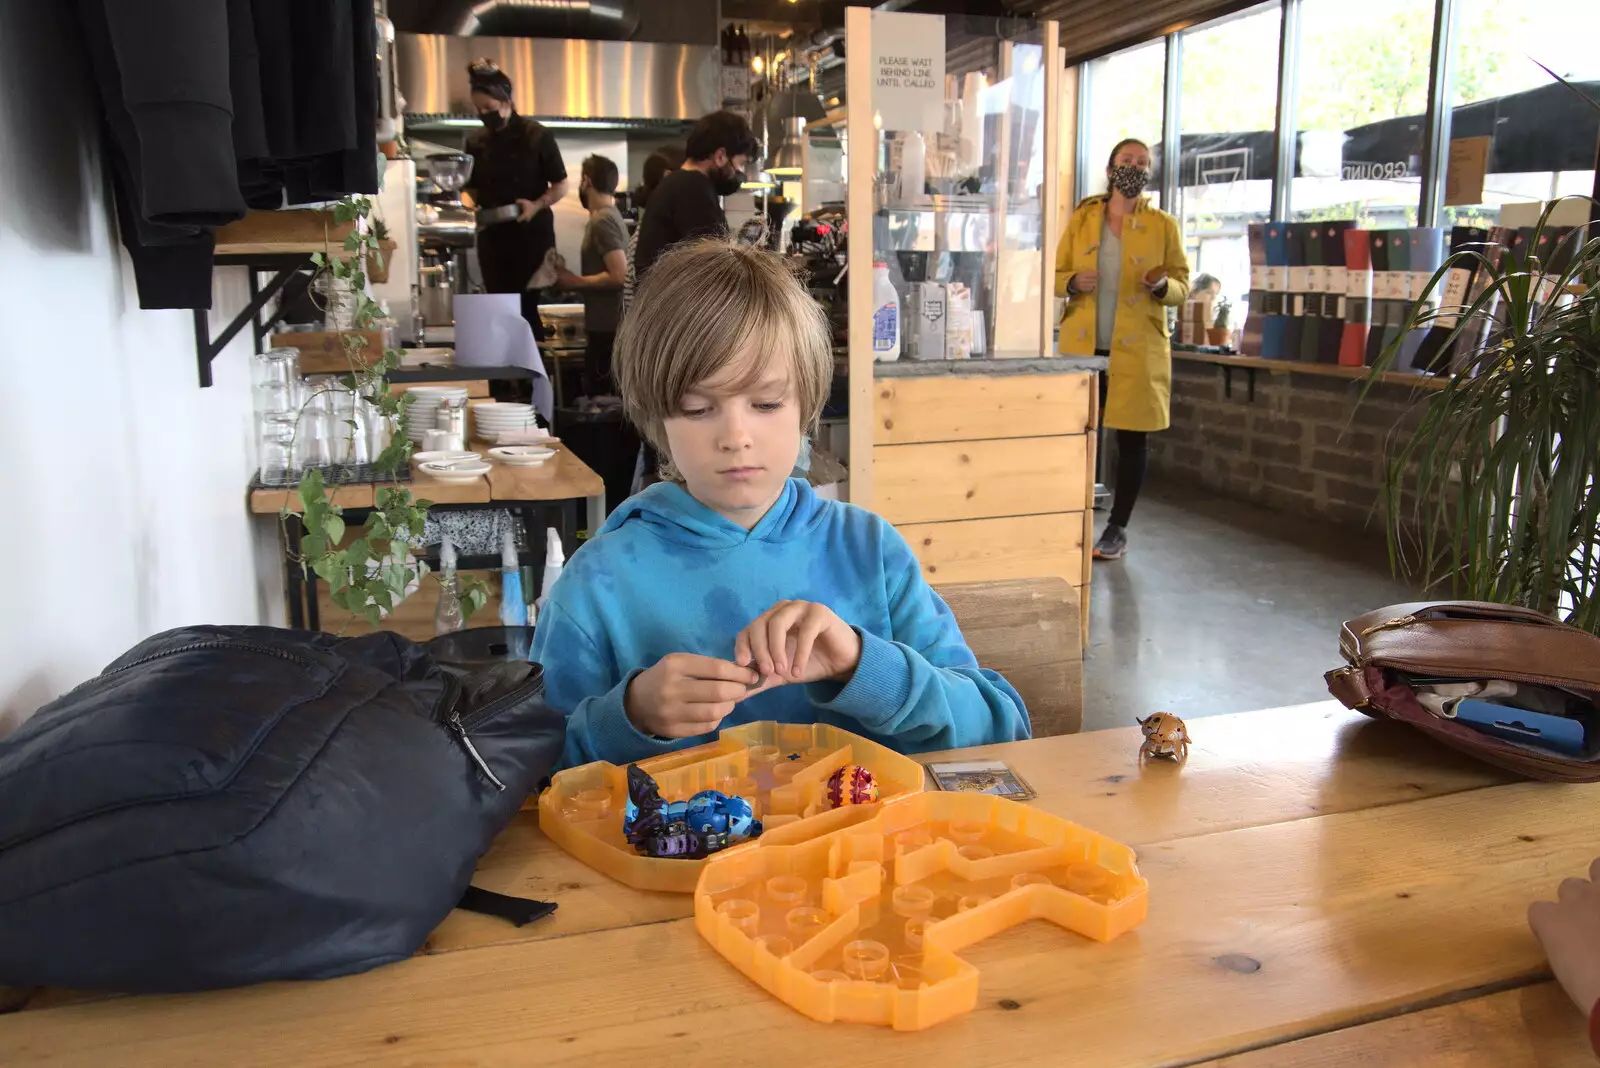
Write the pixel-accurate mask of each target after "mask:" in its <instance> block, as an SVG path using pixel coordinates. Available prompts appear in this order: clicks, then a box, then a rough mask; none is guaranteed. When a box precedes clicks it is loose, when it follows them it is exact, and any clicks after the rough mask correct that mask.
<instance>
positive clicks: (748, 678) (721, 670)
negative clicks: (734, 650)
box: [677, 653, 755, 686]
mask: <svg viewBox="0 0 1600 1068" xmlns="http://www.w3.org/2000/svg"><path fill="white" fill-rule="evenodd" d="M677 667H678V669H679V671H680V672H681V674H682V675H683V677H684V678H686V679H709V680H712V681H715V682H737V683H739V684H741V685H745V686H748V685H749V684H750V683H752V682H754V681H755V675H754V674H753V673H752V672H751V671H750V669H749V668H747V667H740V666H739V665H738V664H735V663H734V662H733V661H732V660H723V659H721V658H720V657H715V656H695V655H693V654H689V653H685V654H683V655H682V657H681V658H680V659H679V660H678V664H677Z"/></svg>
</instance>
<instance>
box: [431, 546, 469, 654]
mask: <svg viewBox="0 0 1600 1068" xmlns="http://www.w3.org/2000/svg"><path fill="white" fill-rule="evenodd" d="M464 622H465V621H464V619H463V618H462V614H461V584H460V582H459V581H458V580H457V579H456V547H455V544H454V543H453V542H452V541H451V540H450V535H448V534H446V535H444V538H443V539H442V540H441V541H440V542H439V607H438V608H436V609H434V612H433V632H434V633H435V634H454V633H455V632H456V631H458V630H460V629H461V627H462V626H463V624H464Z"/></svg>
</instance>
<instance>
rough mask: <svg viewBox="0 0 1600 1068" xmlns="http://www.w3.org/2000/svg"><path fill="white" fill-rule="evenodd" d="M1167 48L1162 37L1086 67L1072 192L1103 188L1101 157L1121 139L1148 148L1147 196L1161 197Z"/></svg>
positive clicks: (1083, 194)
mask: <svg viewBox="0 0 1600 1068" xmlns="http://www.w3.org/2000/svg"><path fill="white" fill-rule="evenodd" d="M1166 71H1167V46H1166V42H1165V41H1162V40H1156V41H1151V42H1150V43H1149V44H1142V45H1139V46H1138V47H1137V48H1130V49H1128V50H1127V51H1126V52H1118V53H1116V54H1115V55H1110V56H1106V57H1104V58H1103V59H1096V60H1092V61H1091V62H1089V63H1088V64H1087V65H1086V75H1087V79H1086V80H1087V82H1088V84H1087V87H1086V90H1085V91H1086V92H1087V93H1088V94H1089V96H1088V114H1087V118H1088V127H1089V128H1088V129H1087V130H1085V131H1083V137H1084V144H1085V149H1086V151H1087V153H1088V166H1087V168H1086V169H1085V170H1084V172H1083V174H1081V175H1079V177H1078V195H1079V196H1080V197H1086V196H1090V195H1091V194H1094V193H1104V192H1105V191H1106V178H1105V170H1106V160H1107V159H1109V158H1110V156H1111V149H1112V148H1114V147H1115V146H1116V143H1117V142H1118V141H1121V140H1122V139H1123V138H1124V137H1137V138H1138V139H1139V140H1141V141H1143V142H1144V143H1145V144H1147V145H1149V146H1150V154H1151V157H1152V159H1154V160H1155V161H1156V167H1155V174H1154V175H1152V177H1151V181H1150V197H1151V200H1152V202H1153V203H1156V204H1158V205H1159V203H1160V200H1161V188H1160V187H1161V164H1160V155H1161V110H1162V108H1161V98H1162V95H1163V88H1162V87H1163V85H1164V84H1165V81H1166Z"/></svg>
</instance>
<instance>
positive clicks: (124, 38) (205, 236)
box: [77, 0, 245, 308]
mask: <svg viewBox="0 0 1600 1068" xmlns="http://www.w3.org/2000/svg"><path fill="white" fill-rule="evenodd" d="M77 7H78V18H79V23H80V25H81V26H82V29H83V40H84V45H85V47H86V49H87V50H88V54H89V60H90V66H91V67H92V69H93V71H94V76H95V82H96V86H97V88H98V90H99V96H100V103H101V106H102V108H103V115H104V119H105V123H106V127H107V133H108V135H109V136H108V143H109V147H110V152H109V153H108V155H109V157H110V158H109V161H108V162H109V163H110V169H111V175H112V179H113V183H114V185H115V187H116V194H115V199H116V204H117V224H118V229H119V231H120V232H121V234H122V239H123V243H124V244H125V245H127V247H128V251H129V253H130V254H131V256H132V259H133V266H134V274H135V277H136V279H137V281H138V287H139V306H140V307H141V308H209V307H210V306H211V254H212V248H213V246H214V239H213V237H212V230H211V228H212V227H215V226H218V225H221V224H222V223H226V222H231V221H232V220H234V219H239V218H242V217H243V216H244V212H245V204H244V199H243V197H241V196H240V194H239V182H238V174H237V171H236V170H235V167H234V156H233V114H232V95H231V93H230V92H229V87H228V19H227V12H226V10H225V9H224V8H223V7H221V6H220V5H217V4H214V3H208V2H207V0H158V2H153V3H150V4H137V5H128V4H120V3H117V2H115V0H79V3H78V5H77Z"/></svg>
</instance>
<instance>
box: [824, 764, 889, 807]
mask: <svg viewBox="0 0 1600 1068" xmlns="http://www.w3.org/2000/svg"><path fill="white" fill-rule="evenodd" d="M824 795H825V796H826V797H827V799H828V806H829V807H830V808H840V807H841V806H844V805H870V804H872V803H873V802H874V801H876V800H877V799H878V781H877V780H876V779H874V778H873V777H872V772H870V771H868V770H867V769H866V768H864V767H862V766H861V765H860V764H846V765H845V766H844V767H842V768H840V769H839V770H838V771H836V772H834V773H833V774H832V775H829V776H828V783H827V786H826V787H825V788H824Z"/></svg>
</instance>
